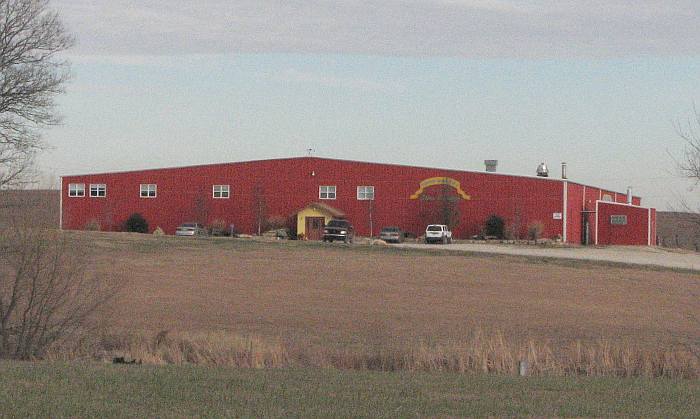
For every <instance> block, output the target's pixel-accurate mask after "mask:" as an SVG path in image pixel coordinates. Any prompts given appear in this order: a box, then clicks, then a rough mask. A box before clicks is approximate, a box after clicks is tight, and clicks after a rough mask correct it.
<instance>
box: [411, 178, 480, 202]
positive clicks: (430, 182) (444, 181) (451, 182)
mask: <svg viewBox="0 0 700 419" xmlns="http://www.w3.org/2000/svg"><path fill="white" fill-rule="evenodd" d="M419 185H420V188H419V189H418V190H417V191H416V192H415V193H414V194H413V195H411V199H418V198H419V197H420V196H421V195H422V194H423V192H424V191H425V188H427V187H429V186H435V185H447V186H449V187H452V188H454V189H456V190H457V193H458V194H459V196H461V197H462V199H464V200H467V201H468V200H470V199H472V197H471V196H469V195H467V193H466V192H464V191H463V190H462V186H461V185H460V183H459V181H457V180H455V179H452V178H449V177H431V178H428V179H426V180H424V181H422V182H421V183H420V184H419Z"/></svg>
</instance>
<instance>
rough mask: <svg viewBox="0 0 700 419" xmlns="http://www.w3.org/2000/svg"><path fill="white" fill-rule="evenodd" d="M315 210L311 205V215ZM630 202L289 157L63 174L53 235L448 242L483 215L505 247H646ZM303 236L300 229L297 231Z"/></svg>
mask: <svg viewBox="0 0 700 419" xmlns="http://www.w3.org/2000/svg"><path fill="white" fill-rule="evenodd" d="M318 204H323V205H318ZM640 205H641V199H640V198H639V197H631V203H628V196H627V194H625V193H618V192H614V191H610V190H606V189H602V188H598V187H592V186H587V185H582V184H579V183H576V182H572V181H569V180H566V179H555V178H547V177H527V176H514V175H506V174H500V173H488V172H474V171H461V170H447V169H438V168H426V167H413V166H403V165H394V164H380V163H367V162H357V161H346V160H336V159H326V158H317V157H301V158H287V159H274V160H259V161H248V162H238V163H223V164H211V165H202V166H189V167H177V168H166V169H152V170H138V171H131V172H115V173H102V174H89V175H79V176H64V177H63V178H62V182H61V227H62V228H64V229H84V228H85V227H86V225H88V223H90V224H92V225H95V224H99V225H100V227H101V229H102V230H111V231H119V230H121V229H122V226H123V223H124V221H125V220H126V219H127V218H128V217H129V216H130V215H131V214H133V213H140V214H141V215H143V216H144V218H146V220H147V221H148V224H149V228H150V229H151V230H154V229H155V228H157V227H160V228H162V229H163V230H164V231H165V232H166V233H168V234H173V233H174V231H175V229H176V227H177V226H178V225H179V224H181V223H183V222H187V221H195V222H200V223H203V224H207V225H209V224H211V223H213V222H214V221H215V220H218V221H219V223H224V224H225V225H230V224H233V225H235V228H236V229H237V230H238V231H241V232H245V233H256V232H257V231H258V225H259V224H261V220H265V219H268V218H270V217H275V218H278V219H279V218H282V219H286V220H289V223H292V224H294V223H298V224H299V226H298V231H300V232H305V233H306V234H307V236H312V237H313V234H314V232H313V231H305V229H306V227H307V225H304V220H302V219H300V220H298V221H297V214H306V213H305V212H300V211H302V210H304V209H306V208H312V207H313V208H316V209H318V208H321V209H323V208H329V209H332V210H334V211H336V213H338V214H341V213H342V214H344V215H345V217H346V218H348V219H349V220H350V221H351V222H352V223H353V224H354V226H355V229H356V233H357V234H358V235H363V236H369V235H376V234H377V233H378V231H379V229H380V228H381V227H383V226H388V225H396V226H400V227H401V228H403V229H404V230H406V231H409V232H413V233H414V234H416V235H421V234H422V232H423V231H424V229H425V226H426V225H427V224H429V223H442V222H443V221H444V220H445V219H449V220H450V222H451V224H453V225H454V227H453V233H454V236H455V237H457V238H468V237H471V236H473V235H478V234H480V233H481V232H482V229H483V225H484V222H485V221H486V219H487V218H488V217H490V216H491V215H498V216H500V217H502V218H503V219H504V221H505V223H506V226H507V229H508V230H509V231H510V232H511V234H512V235H513V236H515V237H523V238H524V237H526V236H527V231H528V227H530V226H532V225H533V224H535V223H541V227H542V236H543V237H547V238H561V239H562V240H563V241H565V242H568V243H591V244H629V245H651V244H654V243H655V237H656V212H655V211H654V210H653V209H649V208H642V207H641V206H640ZM308 225H309V226H311V224H308Z"/></svg>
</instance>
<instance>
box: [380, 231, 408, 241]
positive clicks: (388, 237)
mask: <svg viewBox="0 0 700 419" xmlns="http://www.w3.org/2000/svg"><path fill="white" fill-rule="evenodd" d="M404 237H405V236H404V233H403V231H402V230H401V229H400V228H399V227H384V228H383V229H382V231H380V232H379V238H380V239H382V240H384V241H385V242H387V243H401V242H402V241H403V239H404Z"/></svg>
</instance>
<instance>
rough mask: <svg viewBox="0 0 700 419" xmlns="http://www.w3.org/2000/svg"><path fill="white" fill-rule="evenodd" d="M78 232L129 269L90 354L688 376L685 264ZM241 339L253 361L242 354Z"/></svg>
mask: <svg viewBox="0 0 700 419" xmlns="http://www.w3.org/2000/svg"><path fill="white" fill-rule="evenodd" d="M77 234H87V235H89V237H90V238H91V239H92V240H93V243H94V246H95V249H96V251H97V256H96V257H95V258H94V260H93V266H94V269H95V270H96V271H98V272H111V271H113V270H115V269H116V270H120V271H126V272H128V273H129V277H130V278H129V281H128V284H127V285H126V286H125V289H124V292H123V294H122V295H121V296H120V297H119V299H118V300H116V301H115V303H114V305H113V306H112V307H111V308H110V310H109V312H108V313H106V314H105V316H104V318H103V323H104V325H105V328H106V331H107V333H108V334H109V335H111V336H117V338H114V337H113V338H111V339H116V341H118V342H122V341H123V342H122V343H120V344H118V345H116V344H115V345H111V346H110V345H107V347H106V348H108V349H105V347H104V345H102V344H99V345H97V346H96V348H99V349H96V350H94V351H84V352H86V353H87V352H89V353H90V354H91V356H92V355H94V354H95V353H98V352H99V351H107V352H105V353H109V354H114V353H117V352H118V351H117V349H119V350H121V351H123V352H124V353H127V352H128V353H129V354H132V355H131V356H134V357H135V358H139V359H143V360H144V361H147V362H156V363H160V362H166V363H169V362H172V363H180V362H195V363H213V364H216V363H225V364H230V365H241V366H260V365H270V366H279V365H289V364H290V363H291V364H294V363H297V364H301V365H318V366H337V367H339V368H371V369H446V370H450V371H462V370H463V371H477V370H479V371H480V370H489V371H498V372H508V373H512V372H513V371H514V368H516V367H515V365H517V361H518V360H520V359H523V357H526V358H527V359H529V360H530V364H531V368H532V370H533V372H535V373H538V374H539V373H556V374H561V373H574V372H575V373H577V374H590V375H600V374H615V375H626V374H629V375H650V376H658V375H674V374H675V375H693V374H697V371H698V368H697V352H695V353H693V352H692V350H696V351H697V349H693V348H697V347H698V345H700V321H699V317H698V316H699V313H700V298H698V296H700V277H699V276H698V275H697V274H693V273H687V272H686V273H684V272H676V271H671V270H667V271H664V270H649V269H645V268H639V267H629V268H626V267H610V266H604V265H596V264H588V263H584V262H581V263H576V264H571V265H570V266H567V265H566V264H553V263H549V262H542V261H539V262H538V261H533V260H528V259H523V258H514V257H505V256H503V257H493V256H488V257H485V256H464V255H452V254H430V253H425V252H417V251H406V252H403V251H394V250H392V249H369V248H346V247H344V246H332V245H330V246H321V245H314V244H309V243H295V242H292V243H260V242H250V241H241V240H235V239H218V240H214V239H207V240H188V239H181V240H178V239H175V238H171V237H160V238H159V237H153V236H142V235H129V234H108V233H92V232H91V233H87V232H84V233H77ZM161 330H170V331H171V332H170V333H169V334H168V339H170V340H168V343H167V344H166V345H165V346H163V345H162V344H161V345H159V346H153V345H152V344H151V341H152V338H151V337H152V336H155V335H156V334H157V333H158V332H159V331H161ZM475 330H478V331H481V332H474V331H475ZM144 336H146V337H148V338H145V337H144ZM108 340H109V339H108ZM149 345H150V346H149ZM251 345H252V346H251ZM250 347H252V348H253V351H252V353H253V354H254V355H255V358H254V359H253V358H246V356H248V355H245V354H246V352H245V351H246V350H247V349H246V348H250ZM115 348H117V349H115ZM157 348H160V349H157ZM173 348H177V350H176V349H173ZM76 356H77V355H76ZM86 356H87V355H86ZM110 356H111V355H110ZM377 365H379V367H378V366H377ZM666 371H675V372H666ZM682 371H686V372H682ZM687 371H690V372H687Z"/></svg>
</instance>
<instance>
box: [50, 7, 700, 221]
mask: <svg viewBox="0 0 700 419" xmlns="http://www.w3.org/2000/svg"><path fill="white" fill-rule="evenodd" d="M52 4H53V6H54V7H55V8H56V9H58V10H59V11H60V13H61V15H62V17H63V19H64V20H65V21H66V23H67V24H68V26H69V28H70V29H71V31H72V32H74V33H75V35H76V37H77V40H78V43H77V45H76V47H75V48H73V49H72V50H71V51H70V54H69V55H70V59H71V61H72V62H73V79H72V81H71V83H70V85H69V86H68V93H67V94H66V95H64V96H63V97H62V98H61V99H60V111H61V112H62V114H63V115H64V121H65V122H64V124H63V126H60V127H57V128H52V129H51V130H50V131H48V132H47V134H46V138H47V142H49V143H50V144H51V145H52V147H53V148H52V149H51V150H50V151H48V152H47V153H44V154H43V155H42V157H41V159H40V163H41V165H42V167H43V168H44V170H45V171H46V172H47V173H50V174H56V175H61V174H71V173H84V172H95V171H106V170H125V169H135V168H150V167H161V166H177V165H188V164H200V163H211V162H221V161H238V160H249V159H260V158H275V157H287V156H300V155H304V154H305V150H306V149H307V148H309V147H311V148H313V149H314V150H315V154H316V155H318V156H324V157H336V158H350V159H359V160H367V161H378V162H389V163H402V164H417V165H429V166H444V167H449V168H460V169H468V170H482V168H483V160H484V159H498V160H499V162H500V164H499V170H501V171H505V172H509V173H515V174H527V175H531V174H533V173H534V170H535V168H536V167H537V164H538V163H539V162H540V161H541V160H546V161H547V162H548V163H549V164H550V166H553V167H554V168H555V170H554V172H558V168H557V167H558V165H559V162H561V161H567V162H568V163H569V167H570V170H569V174H570V178H572V179H573V180H576V181H581V182H586V183H593V184H596V185H602V186H606V187H611V188H616V189H619V190H624V189H625V188H626V187H627V186H628V185H631V186H633V187H634V189H635V193H636V194H639V195H641V196H642V197H643V202H644V203H646V204H650V205H654V206H657V207H659V208H662V209H664V208H667V207H668V206H669V205H671V206H673V205H676V204H677V197H678V196H698V195H700V192H698V191H697V190H696V191H688V187H689V186H690V185H689V184H688V183H687V182H684V181H682V180H679V179H677V178H676V177H675V173H674V171H673V159H672V157H671V156H670V155H669V153H670V154H672V155H673V154H678V153H679V151H680V149H681V147H682V144H681V143H680V141H679V140H678V139H677V137H676V135H675V133H674V123H677V122H679V121H683V120H686V119H687V118H688V117H689V116H691V112H692V106H693V102H694V101H700V57H699V55H698V54H699V52H700V51H699V50H700V2H698V1H669V0H667V1H643V0H637V1H622V0H607V1H565V0H558V1H527V0H524V1H506V0H384V1H323V0H305V1H295V0H287V1H265V0H243V1H236V0H198V1H191V0H188V1H184V0H169V1H165V0H140V1H127V0H110V1H107V0H104V1H100V0H54V1H53V3H52ZM696 203H697V204H699V205H700V200H696Z"/></svg>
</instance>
